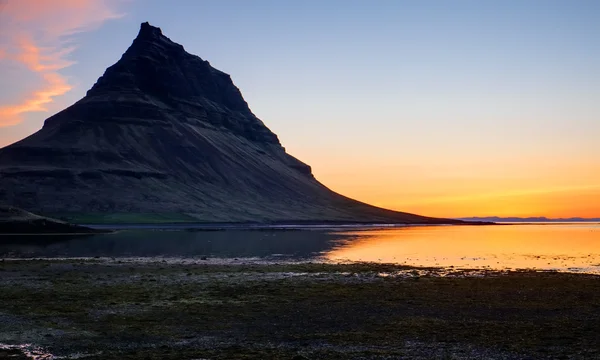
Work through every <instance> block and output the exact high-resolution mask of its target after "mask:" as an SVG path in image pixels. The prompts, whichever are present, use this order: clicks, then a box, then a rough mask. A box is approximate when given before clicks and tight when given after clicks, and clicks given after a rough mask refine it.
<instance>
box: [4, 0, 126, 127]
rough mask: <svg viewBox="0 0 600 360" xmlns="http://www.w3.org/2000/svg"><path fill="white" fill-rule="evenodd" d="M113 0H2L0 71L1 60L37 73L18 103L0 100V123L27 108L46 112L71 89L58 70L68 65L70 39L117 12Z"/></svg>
mask: <svg viewBox="0 0 600 360" xmlns="http://www.w3.org/2000/svg"><path fill="white" fill-rule="evenodd" d="M119 2H121V1H119V0H112V1H111V0H104V1H103V0H52V1H50V0H8V1H6V2H5V3H4V7H2V8H0V24H2V31H1V32H0V43H2V44H7V45H5V47H4V48H1V49H0V71H1V70H2V67H3V66H5V65H6V64H5V63H6V62H16V63H18V64H21V65H22V66H23V67H24V68H25V69H27V70H28V71H30V72H32V73H35V74H37V75H38V78H39V79H40V80H39V85H38V86H37V90H35V91H32V92H31V93H29V94H26V96H24V97H23V98H22V99H21V100H20V101H18V102H17V103H12V104H3V103H2V101H1V99H0V127H6V126H13V125H16V124H18V123H20V122H21V120H22V118H21V115H22V114H24V113H27V112H38V111H48V110H47V108H46V107H45V105H47V104H49V103H51V102H53V101H54V98H55V97H57V96H60V95H64V94H65V93H67V92H68V91H70V90H71V89H72V86H71V85H69V83H68V81H67V79H66V78H65V77H64V76H63V75H61V74H60V73H58V70H61V69H64V68H67V67H69V66H71V65H73V64H74V61H72V60H70V59H69V58H68V56H69V55H70V54H71V53H72V52H73V50H75V48H76V46H75V45H73V44H74V40H76V35H77V34H78V33H81V32H85V31H90V30H93V29H95V28H97V27H98V26H100V25H102V23H104V22H105V21H107V20H111V19H116V18H119V17H121V16H122V14H121V13H119V12H117V11H116V8H117V5H118V3H119Z"/></svg>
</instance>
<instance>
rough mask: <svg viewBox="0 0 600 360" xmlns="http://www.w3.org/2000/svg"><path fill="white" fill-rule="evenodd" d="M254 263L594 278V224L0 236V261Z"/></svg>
mask: <svg viewBox="0 0 600 360" xmlns="http://www.w3.org/2000/svg"><path fill="white" fill-rule="evenodd" d="M95 256H99V257H176V258H197V257H204V256H206V257H215V258H260V259H267V260H272V259H277V260H278V261H279V260H292V259H293V260H299V259H300V260H311V261H334V262H338V261H374V262H385V263H398V264H407V265H414V266H436V267H438V266H439V267H455V268H478V269H481V268H490V269H507V268H511V269H517V268H534V269H548V270H550V269H556V270H561V271H576V272H592V273H598V274H600V225H598V224H571V225H564V224H561V225H556V224H552V225H507V226H417V227H403V228H391V229H389V228H387V229H364V230H356V229H351V230H348V229H343V230H340V229H338V230H335V231H333V230H327V229H319V230H306V229H305V230H303V231H282V230H261V231H256V230H254V231H249V230H228V231H199V232H187V231H149V230H134V231H121V232H118V233H114V234H102V235H91V236H85V237H81V236H79V237H72V236H71V237H65V236H33V237H12V238H11V237H2V238H0V257H4V258H11V257H12V258H14V257H20V258H32V257H34V258H38V257H47V258H55V257H60V258H62V257H95Z"/></svg>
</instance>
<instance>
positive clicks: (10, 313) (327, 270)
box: [0, 259, 600, 359]
mask: <svg viewBox="0 0 600 360" xmlns="http://www.w3.org/2000/svg"><path fill="white" fill-rule="evenodd" d="M0 275H1V276H0V288H1V289H2V291H1V292H0V324H1V326H0V343H2V344H8V345H19V344H32V345H31V348H35V347H39V349H40V351H41V353H48V354H54V355H57V356H73V355H77V356H84V358H88V359H201V358H202V359H231V358H244V359H348V358H356V359H394V358H411V359H431V358H449V359H450V358H457V359H484V358H485V359H528V358H536V359H538V358H548V359H555V358H569V359H570V358H573V359H586V358H589V359H593V358H598V357H599V356H600V341H598V337H597V334H599V333H600V298H599V297H598V296H597V294H598V293H600V277H598V276H595V275H586V274H567V273H556V272H535V271H510V272H498V271H486V270H473V271H465V270H453V269H440V268H412V267H407V266H401V265H387V264H371V263H356V264H317V263H279V264H278V263H273V262H260V261H259V262H253V261H247V260H230V261H227V262H223V261H212V260H210V259H208V260H206V261H205V263H202V262H195V263H185V262H177V261H170V262H167V261H164V262H163V261H160V260H157V261H150V260H148V259H145V260H143V261H142V260H140V261H134V260H130V261H119V260H114V261H112V260H106V259H99V260H74V259H70V260H4V261H0ZM9 351H14V350H7V349H5V350H0V358H3V356H4V358H6V357H7V356H8V355H7V353H8V352H9Z"/></svg>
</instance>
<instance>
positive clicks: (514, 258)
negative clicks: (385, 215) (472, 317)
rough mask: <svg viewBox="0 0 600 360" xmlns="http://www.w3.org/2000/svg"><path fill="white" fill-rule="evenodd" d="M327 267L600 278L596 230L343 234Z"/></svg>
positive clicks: (599, 231)
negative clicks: (364, 264)
mask: <svg viewBox="0 0 600 360" xmlns="http://www.w3.org/2000/svg"><path fill="white" fill-rule="evenodd" d="M344 235H347V236H349V237H350V238H349V240H342V241H340V242H339V243H338V244H337V246H335V247H334V248H333V249H332V250H330V251H327V252H325V253H324V254H323V256H324V257H325V259H327V260H331V261H374V262H384V263H398V264H406V265H415V266H442V267H450V266H454V267H458V268H488V267H489V268H491V269H521V268H531V269H547V270H552V269H556V270H561V271H577V272H589V273H600V225H598V224H560V225H558V224H547V225H546V224H544V225H493V226H417V227H405V228H395V229H384V230H366V231H354V232H344Z"/></svg>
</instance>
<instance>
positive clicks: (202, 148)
mask: <svg viewBox="0 0 600 360" xmlns="http://www.w3.org/2000/svg"><path fill="white" fill-rule="evenodd" d="M316 130H318V129H316ZM0 203H6V204H10V205H13V206H18V207H21V208H24V209H27V210H29V211H35V212H37V213H42V214H53V215H58V214H60V216H64V217H66V218H69V216H74V215H76V214H85V217H86V219H91V218H94V216H100V217H102V216H110V214H113V215H114V214H123V215H124V216H127V218H128V219H139V221H143V219H146V218H147V216H151V217H152V218H161V219H172V220H180V219H184V220H186V221H203V222H330V221H334V222H392V223H457V222H459V221H457V220H446V219H435V218H428V217H422V216H418V215H414V214H408V213H402V212H396V211H391V210H386V209H381V208H377V207H374V206H370V205H367V204H364V203H361V202H358V201H355V200H352V199H349V198H347V197H344V196H342V195H339V194H337V193H335V192H333V191H331V190H329V189H328V188H326V187H325V186H324V185H322V184H321V183H319V182H318V181H317V180H316V179H315V178H314V176H313V175H312V173H311V168H310V166H308V165H306V164H304V163H303V162H301V161H300V160H298V159H296V158H294V157H293V156H291V155H289V154H287V153H286V151H285V149H284V148H283V147H282V146H281V144H280V142H279V139H278V138H277V135H275V134H274V133H273V132H271V131H270V130H269V129H268V128H267V127H266V126H265V125H264V124H263V122H262V121H261V120H260V119H258V118H257V117H256V116H255V115H254V114H253V113H252V111H251V110H250V108H249V107H248V104H247V103H246V101H245V100H244V98H243V97H242V95H241V93H240V91H239V89H238V88H237V87H236V86H235V85H234V84H233V82H232V80H231V77H230V76H229V75H228V74H226V73H224V72H222V71H219V70H217V69H215V68H213V67H212V66H211V65H210V63H209V62H208V61H205V60H202V59H201V58H200V57H198V56H195V55H191V54H189V53H187V52H186V51H185V49H184V48H183V46H181V45H179V44H177V43H175V42H173V41H171V40H170V39H169V38H167V37H166V36H164V35H163V34H162V31H161V29H160V28H157V27H153V26H151V25H149V24H148V23H143V24H142V25H141V28H140V31H139V34H138V35H137V37H136V38H135V40H134V41H133V43H132V45H131V46H130V47H129V49H127V51H126V52H125V53H124V54H123V55H122V57H121V59H120V60H119V61H117V63H115V64H114V65H112V66H110V67H109V68H108V69H106V71H105V73H104V74H103V75H102V76H101V77H100V78H99V79H98V80H97V82H96V83H95V84H94V86H93V87H92V88H91V89H90V90H89V91H88V92H87V94H86V96H85V97H84V98H82V99H81V100H79V101H77V102H76V103H75V104H73V105H72V106H70V107H68V108H67V109H65V110H63V111H61V112H59V113H57V114H56V115H54V116H52V117H50V118H48V119H47V120H46V121H45V122H44V125H43V127H42V129H41V130H39V131H38V132H36V133H35V134H33V135H31V136H29V137H27V138H25V139H23V140H21V141H19V142H17V143H15V144H12V145H10V146H7V147H5V148H3V149H0ZM137 215H139V216H137ZM113 221H118V216H115V217H113ZM136 221H138V220H132V222H136Z"/></svg>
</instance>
